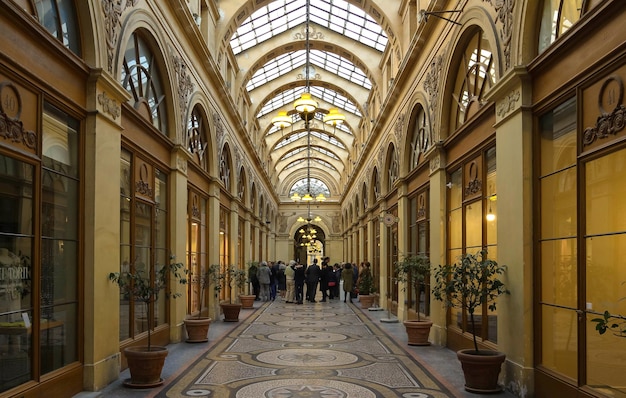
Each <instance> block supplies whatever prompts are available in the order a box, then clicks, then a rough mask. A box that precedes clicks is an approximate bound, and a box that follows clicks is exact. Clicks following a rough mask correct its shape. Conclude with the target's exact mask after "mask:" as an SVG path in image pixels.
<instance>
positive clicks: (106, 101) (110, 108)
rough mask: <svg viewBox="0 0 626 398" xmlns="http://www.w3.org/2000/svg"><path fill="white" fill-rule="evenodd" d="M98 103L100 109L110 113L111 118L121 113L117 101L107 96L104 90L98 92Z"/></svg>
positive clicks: (115, 117)
mask: <svg viewBox="0 0 626 398" xmlns="http://www.w3.org/2000/svg"><path fill="white" fill-rule="evenodd" d="M98 103H99V104H100V105H101V106H102V111H103V112H104V113H108V114H109V115H111V116H112V117H113V119H117V118H118V117H119V116H120V115H121V114H122V108H121V107H120V105H119V104H118V103H117V101H116V100H114V99H113V98H109V97H108V96H107V93H106V92H104V91H103V92H101V93H100V94H98Z"/></svg>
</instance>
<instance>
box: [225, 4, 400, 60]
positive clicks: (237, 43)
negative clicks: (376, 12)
mask: <svg viewBox="0 0 626 398" xmlns="http://www.w3.org/2000/svg"><path fill="white" fill-rule="evenodd" d="M310 12H311V14H310V20H311V22H314V23H316V24H318V25H321V26H324V27H327V28H329V29H331V30H333V31H335V32H338V33H340V34H342V35H344V36H346V37H350V38H352V39H354V40H356V41H358V42H360V43H363V44H365V45H367V46H369V47H372V48H374V49H376V50H378V51H380V52H383V51H385V47H386V46H387V41H388V39H387V35H386V34H385V32H384V31H383V30H382V28H381V27H380V25H378V23H377V22H376V21H374V20H373V19H372V18H371V17H370V16H369V15H367V14H366V13H365V12H364V11H363V10H362V9H360V8H358V7H356V6H353V5H351V4H348V3H347V2H345V1H343V0H316V1H313V2H311V5H310ZM305 13H306V1H305V0H278V1H274V2H272V3H270V4H268V5H267V6H264V7H261V8H259V9H258V10H257V11H255V12H254V13H253V14H252V15H251V16H250V17H248V18H247V19H246V20H245V21H244V22H243V23H242V24H241V26H239V28H238V29H237V31H236V32H235V34H234V35H233V37H232V38H231V40H230V46H231V47H232V49H233V53H235V55H237V54H239V53H241V52H242V51H245V50H247V49H249V48H251V47H254V46H256V45H257V44H259V43H262V42H264V41H265V40H268V39H269V38H271V37H272V36H275V35H278V34H280V33H282V32H285V31H287V30H289V29H292V28H293V27H295V26H298V25H299V24H301V23H304V21H305V18H306V15H305Z"/></svg>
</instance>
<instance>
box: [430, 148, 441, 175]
mask: <svg viewBox="0 0 626 398" xmlns="http://www.w3.org/2000/svg"><path fill="white" fill-rule="evenodd" d="M428 167H429V169H430V172H431V174H432V173H434V172H435V171H437V170H439V169H440V168H441V154H440V153H437V154H436V155H434V156H432V157H431V158H430V163H429V165H428Z"/></svg>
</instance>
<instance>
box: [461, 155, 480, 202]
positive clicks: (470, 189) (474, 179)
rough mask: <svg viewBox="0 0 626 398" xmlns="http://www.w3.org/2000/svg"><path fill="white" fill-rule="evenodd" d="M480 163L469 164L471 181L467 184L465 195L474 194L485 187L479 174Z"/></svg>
mask: <svg viewBox="0 0 626 398" xmlns="http://www.w3.org/2000/svg"><path fill="white" fill-rule="evenodd" d="M478 174H479V173H478V165H477V164H476V162H472V163H470V165H469V182H468V183H467V185H466V186H465V196H466V197H468V196H472V195H474V194H476V193H478V192H480V191H481V190H482V188H483V182H482V181H481V180H480V178H479V175H478Z"/></svg>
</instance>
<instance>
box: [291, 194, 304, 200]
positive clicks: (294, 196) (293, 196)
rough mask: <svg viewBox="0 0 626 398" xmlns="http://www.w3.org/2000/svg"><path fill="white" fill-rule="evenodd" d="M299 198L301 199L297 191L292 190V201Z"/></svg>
mask: <svg viewBox="0 0 626 398" xmlns="http://www.w3.org/2000/svg"><path fill="white" fill-rule="evenodd" d="M300 199H302V198H301V197H300V195H299V194H298V192H294V193H293V195H291V200H293V201H294V202H299V201H300Z"/></svg>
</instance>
